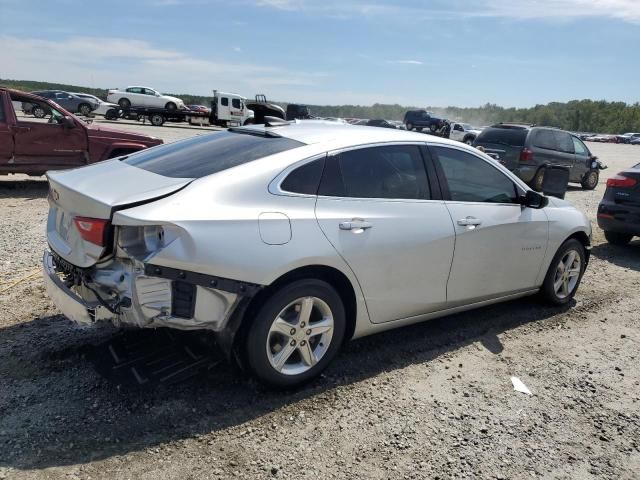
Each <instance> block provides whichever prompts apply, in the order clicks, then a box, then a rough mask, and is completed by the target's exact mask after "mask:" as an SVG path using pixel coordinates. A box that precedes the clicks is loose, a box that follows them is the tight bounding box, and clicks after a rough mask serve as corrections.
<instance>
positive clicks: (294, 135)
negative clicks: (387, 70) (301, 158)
mask: <svg viewBox="0 0 640 480" xmlns="http://www.w3.org/2000/svg"><path fill="white" fill-rule="evenodd" d="M240 129H242V130H244V131H247V132H254V134H256V135H266V136H268V135H269V134H275V135H278V136H281V137H285V138H290V139H291V140H296V141H298V142H301V143H304V144H307V145H313V144H323V145H326V146H327V147H328V148H329V149H339V148H346V147H350V146H355V145H366V144H374V143H386V142H423V143H427V142H428V143H439V144H446V145H456V146H460V145H461V144H460V142H456V141H453V140H448V139H445V138H441V137H437V136H435V135H428V134H424V133H418V132H408V131H406V130H397V129H382V128H378V127H368V126H361V125H351V124H348V123H338V122H330V121H322V120H296V121H295V122H288V123H285V122H283V124H281V125H275V126H269V127H265V126H264V125H252V126H247V127H240Z"/></svg>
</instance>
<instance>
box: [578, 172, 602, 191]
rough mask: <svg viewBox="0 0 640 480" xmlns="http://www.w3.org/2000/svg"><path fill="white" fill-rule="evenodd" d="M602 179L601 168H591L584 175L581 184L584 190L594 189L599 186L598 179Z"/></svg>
mask: <svg viewBox="0 0 640 480" xmlns="http://www.w3.org/2000/svg"><path fill="white" fill-rule="evenodd" d="M599 180H600V171H599V170H589V171H588V172H587V174H586V175H585V176H584V178H583V179H582V181H581V182H580V185H582V188H583V189H584V190H593V189H594V188H596V187H597V186H598V181H599Z"/></svg>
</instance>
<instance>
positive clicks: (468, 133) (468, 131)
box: [449, 122, 482, 145]
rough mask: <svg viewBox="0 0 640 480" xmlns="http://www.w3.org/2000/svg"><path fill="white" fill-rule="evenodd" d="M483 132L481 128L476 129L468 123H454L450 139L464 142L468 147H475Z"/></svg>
mask: <svg viewBox="0 0 640 480" xmlns="http://www.w3.org/2000/svg"><path fill="white" fill-rule="evenodd" d="M481 131H482V130H480V129H479V128H475V127H473V126H471V125H470V124H468V123H458V122H454V123H452V124H451V133H450V134H449V138H450V139H451V140H457V141H459V142H464V143H466V144H467V145H473V141H474V140H475V139H476V137H477V136H478V135H480V132H481Z"/></svg>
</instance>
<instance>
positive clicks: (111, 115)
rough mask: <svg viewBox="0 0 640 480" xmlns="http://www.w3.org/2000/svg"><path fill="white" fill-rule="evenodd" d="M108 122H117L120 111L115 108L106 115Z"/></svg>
mask: <svg viewBox="0 0 640 480" xmlns="http://www.w3.org/2000/svg"><path fill="white" fill-rule="evenodd" d="M104 118H105V119H106V120H116V119H117V118H118V111H117V110H116V109H115V108H110V109H109V110H107V111H106V112H105V113H104Z"/></svg>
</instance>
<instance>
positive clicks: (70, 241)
mask: <svg viewBox="0 0 640 480" xmlns="http://www.w3.org/2000/svg"><path fill="white" fill-rule="evenodd" d="M47 178H48V180H49V218H48V220H47V240H48V242H49V246H50V247H51V249H52V250H53V251H54V252H55V253H56V254H58V255H59V256H60V257H62V258H63V259H64V260H66V261H68V262H70V263H72V264H73V265H75V266H78V267H82V268H87V267H90V266H92V265H94V264H95V263H96V262H97V261H98V259H100V257H102V255H103V254H105V253H106V251H107V250H108V249H110V248H111V247H112V245H111V243H110V242H109V241H105V245H96V244H94V243H91V242H88V241H86V240H84V239H83V238H82V236H81V235H80V232H79V231H78V228H77V226H76V225H75V223H74V220H73V219H74V218H75V217H88V218H97V219H105V220H110V219H111V216H112V214H113V212H114V211H116V210H119V209H122V208H125V207H127V206H131V205H140V204H143V203H148V202H151V201H153V200H156V199H158V198H161V197H165V196H167V195H170V194H172V193H174V192H176V191H178V190H180V189H182V188H184V187H185V186H186V185H188V184H189V183H190V182H191V181H193V179H192V178H173V177H164V176H162V175H158V174H155V173H152V172H149V171H147V170H143V169H141V168H137V167H133V166H130V165H127V164H124V163H122V162H121V161H119V160H108V161H105V162H101V163H97V164H95V165H90V166H88V167H83V168H78V169H74V170H65V171H51V172H47ZM107 238H109V235H107Z"/></svg>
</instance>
